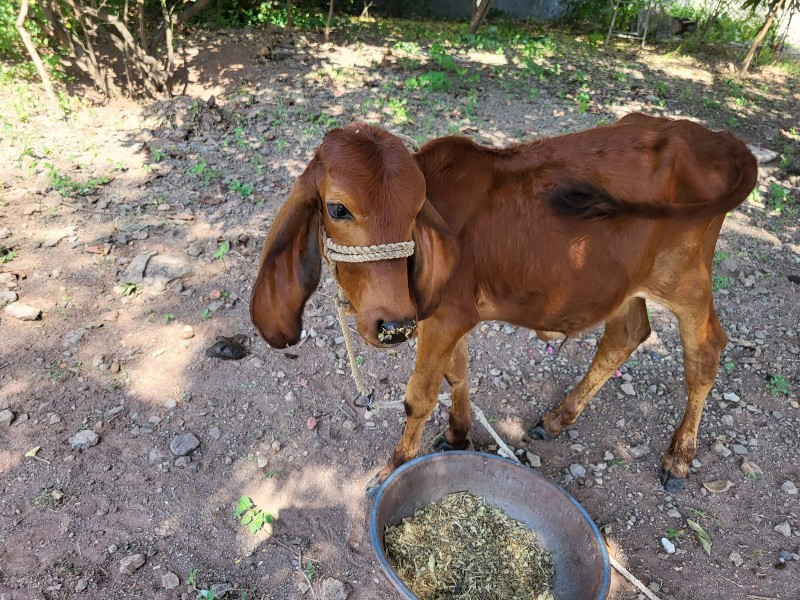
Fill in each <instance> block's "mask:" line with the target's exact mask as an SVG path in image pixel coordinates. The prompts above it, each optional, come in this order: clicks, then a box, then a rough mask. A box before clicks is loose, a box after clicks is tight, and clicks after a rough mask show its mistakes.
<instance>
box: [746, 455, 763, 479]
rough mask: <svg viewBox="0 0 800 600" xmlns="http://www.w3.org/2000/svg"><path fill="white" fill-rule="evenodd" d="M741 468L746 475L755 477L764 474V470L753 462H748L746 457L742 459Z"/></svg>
mask: <svg viewBox="0 0 800 600" xmlns="http://www.w3.org/2000/svg"><path fill="white" fill-rule="evenodd" d="M741 469H742V473H744V474H745V476H746V477H755V476H757V475H763V474H764V471H762V470H761V467H759V466H758V465H757V464H756V463H754V462H750V461H749V460H747V459H744V460H743V461H742V466H741Z"/></svg>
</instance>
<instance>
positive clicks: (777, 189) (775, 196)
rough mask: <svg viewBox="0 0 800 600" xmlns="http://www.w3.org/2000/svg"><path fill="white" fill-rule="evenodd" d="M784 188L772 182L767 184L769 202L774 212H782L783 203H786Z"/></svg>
mask: <svg viewBox="0 0 800 600" xmlns="http://www.w3.org/2000/svg"><path fill="white" fill-rule="evenodd" d="M786 196H787V192H786V188H784V187H783V186H782V185H780V184H778V183H776V182H774V181H772V182H770V184H769V202H770V204H771V205H772V207H773V208H774V210H775V211H776V212H779V213H780V212H783V203H784V202H785V201H786Z"/></svg>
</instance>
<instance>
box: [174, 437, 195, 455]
mask: <svg viewBox="0 0 800 600" xmlns="http://www.w3.org/2000/svg"><path fill="white" fill-rule="evenodd" d="M199 445H200V440H198V439H197V436H195V434H193V433H181V434H180V435H176V436H175V437H174V438H172V441H171V442H170V443H169V449H170V450H171V451H172V453H173V454H174V455H175V456H186V455H187V454H189V453H190V452H191V451H192V450H194V449H195V448H197V447H198V446H199Z"/></svg>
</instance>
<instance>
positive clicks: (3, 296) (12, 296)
mask: <svg viewBox="0 0 800 600" xmlns="http://www.w3.org/2000/svg"><path fill="white" fill-rule="evenodd" d="M17 298H19V296H17V293H16V292H5V291H3V292H0V308H2V307H4V306H5V305H6V304H11V303H12V302H16V301H17Z"/></svg>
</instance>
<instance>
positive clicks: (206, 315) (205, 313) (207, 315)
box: [200, 308, 211, 319]
mask: <svg viewBox="0 0 800 600" xmlns="http://www.w3.org/2000/svg"><path fill="white" fill-rule="evenodd" d="M200 314H201V315H202V317H203V318H204V319H210V318H211V309H210V308H207V309H205V310H204V311H203V312H202V313H200Z"/></svg>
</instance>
